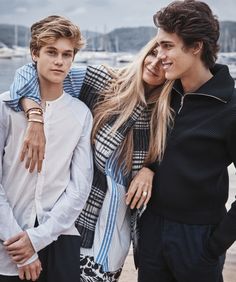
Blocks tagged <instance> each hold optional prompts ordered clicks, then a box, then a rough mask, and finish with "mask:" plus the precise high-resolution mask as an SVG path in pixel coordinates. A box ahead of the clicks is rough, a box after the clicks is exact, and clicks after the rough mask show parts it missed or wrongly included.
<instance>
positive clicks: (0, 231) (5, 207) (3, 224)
mask: <svg viewBox="0 0 236 282" xmlns="http://www.w3.org/2000/svg"><path fill="white" fill-rule="evenodd" d="M7 116H8V114H7V109H6V106H5V105H4V102H2V101H1V100H0V211H1V212H0V239H1V240H2V241H5V240H7V239H9V238H11V237H12V236H14V235H16V234H18V233H19V232H21V231H22V229H21V228H20V226H19V225H18V223H17V221H16V219H15V217H14V214H13V211H12V208H11V206H10V204H9V201H8V199H7V195H6V192H5V189H4V187H3V185H2V176H3V171H2V170H3V155H4V147H5V141H6V138H7V128H8V118H7Z"/></svg>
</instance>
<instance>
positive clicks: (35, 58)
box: [31, 50, 38, 63]
mask: <svg viewBox="0 0 236 282" xmlns="http://www.w3.org/2000/svg"><path fill="white" fill-rule="evenodd" d="M31 58H32V60H33V62H35V63H36V62H37V58H38V56H37V53H36V51H35V50H33V51H32V52H31Z"/></svg>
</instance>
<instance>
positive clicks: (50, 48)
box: [46, 46, 74, 53]
mask: <svg viewBox="0 0 236 282" xmlns="http://www.w3.org/2000/svg"><path fill="white" fill-rule="evenodd" d="M46 49H48V50H54V51H57V50H58V49H57V48H55V47H53V46H46ZM63 52H67V53H73V52H74V50H71V49H68V50H64V51H63Z"/></svg>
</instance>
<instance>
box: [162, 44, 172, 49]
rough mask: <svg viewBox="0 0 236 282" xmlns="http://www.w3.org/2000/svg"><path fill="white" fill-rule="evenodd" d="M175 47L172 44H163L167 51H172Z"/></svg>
mask: <svg viewBox="0 0 236 282" xmlns="http://www.w3.org/2000/svg"><path fill="white" fill-rule="evenodd" d="M172 47H173V45H172V44H170V43H164V44H163V48H165V49H168V50H169V49H171V48H172Z"/></svg>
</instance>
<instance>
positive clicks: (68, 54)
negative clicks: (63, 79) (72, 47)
mask: <svg viewBox="0 0 236 282" xmlns="http://www.w3.org/2000/svg"><path fill="white" fill-rule="evenodd" d="M63 57H65V58H72V57H73V54H72V53H64V54H63Z"/></svg>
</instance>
